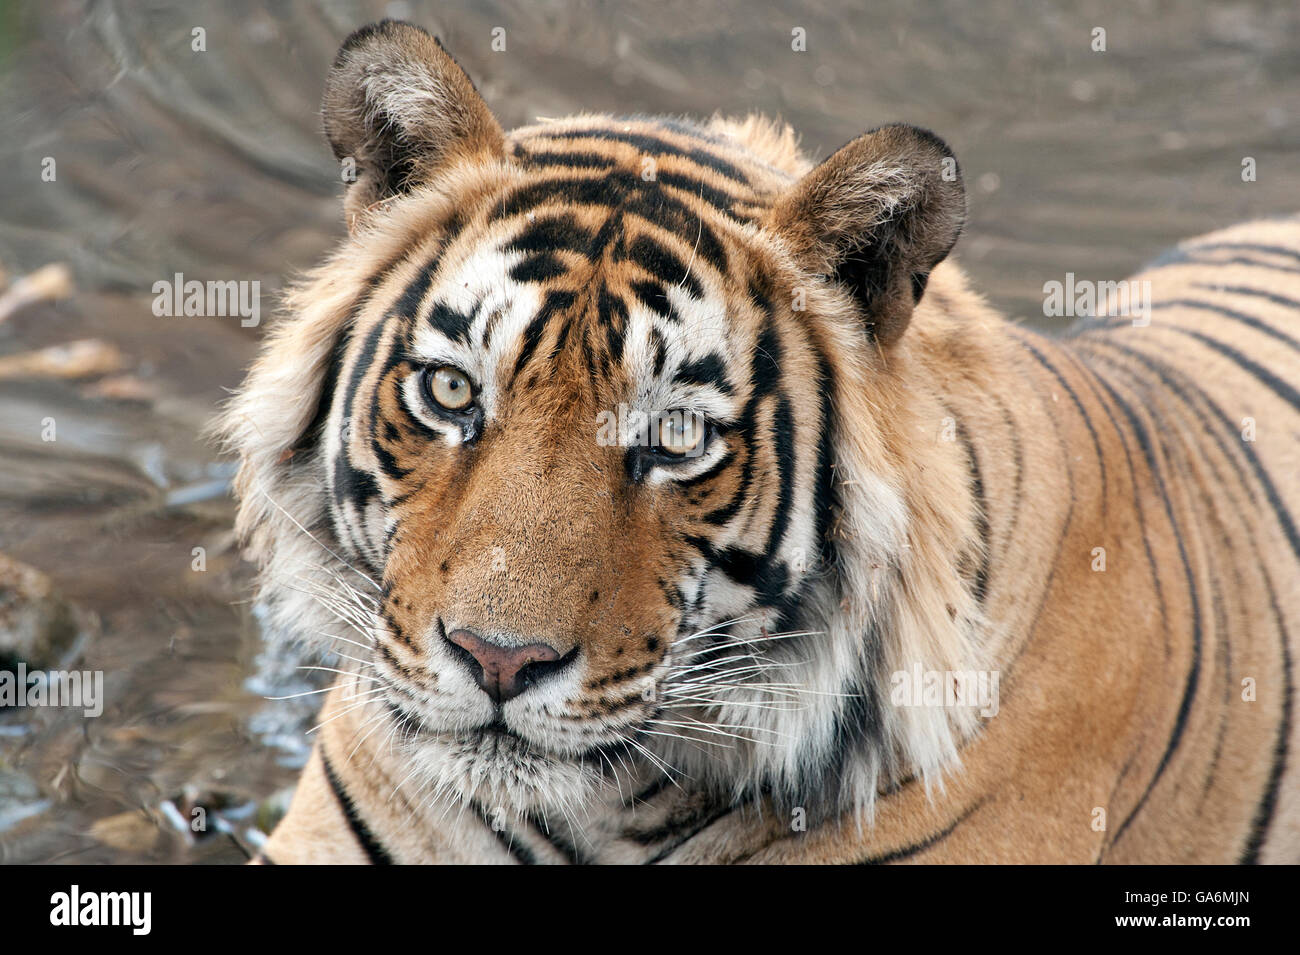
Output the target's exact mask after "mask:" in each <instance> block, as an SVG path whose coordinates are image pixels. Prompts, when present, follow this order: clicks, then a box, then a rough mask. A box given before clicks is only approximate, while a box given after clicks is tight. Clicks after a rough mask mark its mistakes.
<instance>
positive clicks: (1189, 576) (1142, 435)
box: [1098, 378, 1203, 845]
mask: <svg viewBox="0 0 1300 955" xmlns="http://www.w3.org/2000/svg"><path fill="white" fill-rule="evenodd" d="M1098 381H1099V383H1100V384H1101V386H1102V387H1103V388H1105V389H1106V391H1107V392H1108V393H1109V394H1110V397H1111V400H1112V401H1113V402H1114V403H1115V406H1116V407H1117V408H1119V410H1120V412H1121V413H1122V414H1123V415H1124V416H1125V418H1127V419H1128V422H1129V426H1130V427H1131V428H1132V429H1133V434H1134V437H1136V439H1137V442H1138V447H1139V448H1141V450H1142V453H1143V456H1144V457H1145V458H1146V462H1147V467H1148V469H1149V470H1150V473H1151V476H1152V477H1153V478H1154V479H1155V481H1156V485H1157V489H1158V491H1159V497H1160V501H1161V503H1162V504H1163V505H1164V511H1165V517H1166V519H1167V520H1168V521H1169V525H1170V530H1171V532H1172V533H1173V536H1174V541H1175V542H1176V543H1177V544H1178V556H1179V558H1180V560H1181V562H1182V565H1183V576H1184V578H1185V580H1186V583H1187V593H1188V603H1189V604H1190V605H1191V609H1192V662H1191V666H1190V667H1189V668H1188V672H1187V682H1186V684H1185V685H1184V687H1183V697H1182V700H1181V702H1180V703H1179V706H1178V713H1177V715H1176V716H1175V718H1174V726H1173V730H1172V732H1171V733H1170V736H1169V740H1168V742H1167V743H1166V744H1165V751H1164V753H1163V755H1162V756H1161V757H1160V763H1159V765H1158V766H1157V767H1156V771H1155V775H1153V776H1152V777H1151V779H1150V781H1149V782H1148V783H1147V787H1146V790H1145V791H1144V792H1143V793H1142V797H1141V798H1140V799H1139V800H1138V801H1137V804H1136V805H1135V806H1134V807H1133V809H1132V811H1131V812H1130V813H1129V815H1128V818H1126V819H1125V820H1124V821H1123V823H1121V824H1120V827H1119V829H1118V830H1117V831H1116V833H1115V838H1114V839H1112V840H1111V844H1112V845H1114V844H1115V843H1116V842H1118V841H1119V840H1120V838H1121V837H1123V835H1124V832H1125V831H1126V830H1127V829H1128V827H1129V825H1130V824H1131V823H1132V822H1133V820H1134V819H1135V818H1137V815H1138V813H1139V812H1141V811H1142V808H1143V807H1144V806H1145V805H1146V801H1147V799H1148V798H1149V797H1150V795H1151V793H1152V791H1153V790H1154V789H1155V787H1156V784H1157V783H1158V782H1159V781H1160V778H1161V777H1162V776H1163V775H1164V772H1165V769H1166V768H1168V766H1169V762H1170V760H1171V759H1172V758H1173V755H1174V752H1175V751H1176V750H1177V749H1178V746H1179V744H1180V743H1181V742H1182V738H1183V732H1184V731H1185V730H1186V728H1187V721H1188V719H1189V717H1190V715H1191V709H1192V704H1193V702H1194V701H1195V697H1196V691H1197V688H1198V687H1199V685H1200V678H1201V645H1202V640H1203V634H1202V632H1201V628H1202V622H1201V601H1200V594H1199V592H1198V590H1197V587H1196V579H1195V576H1194V575H1193V573H1192V566H1191V561H1190V559H1189V558H1188V555H1187V548H1186V546H1185V545H1184V543H1183V535H1182V532H1181V530H1180V525H1179V523H1178V521H1177V519H1176V518H1175V517H1174V511H1173V505H1172V503H1171V502H1170V499H1169V489H1168V488H1167V487H1166V486H1165V481H1164V476H1163V475H1162V474H1161V473H1160V466H1159V463H1158V461H1157V460H1156V448H1155V445H1154V444H1153V443H1152V441H1151V435H1150V434H1149V433H1148V432H1147V429H1146V427H1145V426H1144V425H1143V424H1142V422H1141V420H1140V419H1139V417H1138V416H1137V414H1136V413H1135V412H1134V411H1133V409H1132V408H1131V407H1130V406H1129V405H1128V403H1127V402H1125V401H1124V400H1123V399H1122V398H1120V396H1119V393H1118V392H1117V391H1116V390H1115V389H1114V388H1112V387H1111V385H1110V384H1109V383H1108V382H1107V381H1106V380H1105V379H1103V378H1099V379H1098Z"/></svg>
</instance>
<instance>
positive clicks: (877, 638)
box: [223, 23, 1300, 863]
mask: <svg viewBox="0 0 1300 955" xmlns="http://www.w3.org/2000/svg"><path fill="white" fill-rule="evenodd" d="M326 128H327V132H328V133H329V135H330V138H331V141H332V143H333V144H334V147H335V151H336V153H337V154H338V155H339V156H340V158H341V159H344V158H349V157H351V158H353V159H355V160H357V161H358V168H359V172H360V175H359V177H358V181H357V182H356V183H355V184H354V185H353V186H351V187H349V194H348V198H347V200H346V203H345V213H346V215H347V217H348V220H349V227H350V235H349V238H348V239H347V240H346V241H345V242H344V243H343V244H342V245H341V247H340V248H339V249H338V250H337V251H336V252H335V254H334V255H333V256H332V257H331V258H330V259H329V261H328V262H327V263H326V264H325V265H324V266H322V267H321V268H319V269H317V270H316V271H315V272H314V273H312V274H311V275H309V276H308V277H307V279H306V280H305V281H304V282H303V283H302V284H301V285H300V286H299V287H298V288H297V290H296V291H295V292H294V293H293V295H292V297H291V299H290V301H289V303H288V309H287V312H288V315H287V318H286V319H285V320H284V321H282V322H281V323H280V324H279V325H278V326H277V327H276V328H275V330H274V331H273V333H272V335H271V337H270V338H269V340H268V342H267V344H266V347H265V349H264V352H263V356H262V357H261V359H259V361H258V363H257V364H256V365H255V367H254V368H253V369H252V371H251V372H250V374H249V377H248V380H247V381H246V383H245V385H244V387H243V389H242V390H241V392H240V394H239V395H238V396H237V397H236V399H235V400H234V402H233V403H232V405H231V407H230V409H229V410H228V412H227V414H226V416H225V418H224V420H223V428H224V431H225V434H226V435H227V436H228V438H229V440H230V442H231V443H232V445H233V446H234V447H235V448H236V449H237V450H238V451H239V452H240V454H241V455H242V458H243V466H242V469H241V472H240V478H239V491H240V495H241V507H240V515H239V524H240V531H241V533H243V534H244V535H245V537H246V539H247V540H248V542H249V545H250V550H251V552H252V554H253V555H254V556H255V558H256V559H257V560H258V561H259V563H260V565H261V567H262V575H261V588H262V600H263V603H264V605H265V607H266V609H267V619H268V621H269V622H270V624H271V625H272V626H273V627H275V628H277V629H280V630H283V631H285V632H288V633H290V634H292V635H294V636H296V637H299V638H302V639H306V640H309V641H313V642H314V643H315V644H316V645H317V646H318V647H319V648H320V650H321V651H322V652H323V653H325V654H327V655H329V659H330V660H332V661H333V662H330V663H328V664H327V665H328V666H331V667H335V668H337V669H338V670H339V671H341V673H340V676H339V679H338V682H337V684H336V685H335V687H334V688H333V689H332V690H331V692H330V693H329V694H328V696H327V701H326V704H325V707H324V710H323V713H322V716H321V720H322V723H323V725H322V729H321V731H320V736H319V739H318V742H317V746H316V749H315V752H314V754H313V756H312V759H311V762H310V763H309V765H308V766H307V768H306V770H305V772H304V774H303V777H302V780H301V782H300V784H299V789H298V794H297V796H296V797H295V800H294V803H293V806H292V807H291V809H290V812H289V814H288V816H287V817H286V819H285V820H284V821H283V822H282V823H281V825H280V826H279V828H278V829H277V830H276V831H275V833H274V834H273V835H272V837H271V839H270V841H269V843H268V845H267V847H266V850H265V861H274V862H277V863H283V862H330V861H337V862H377V863H385V862H398V863H406V862H489V863H496V862H499V863H585V862H728V863H729V862H759V863H763V862H839V863H878V862H897V861H926V862H930V861H935V862H938V861H996V862H1046V861H1069V862H1096V861H1104V862H1136V861H1142V862H1193V861H1201V862H1233V861H1240V862H1257V861H1258V862H1295V861H1300V787H1297V785H1296V781H1297V778H1298V777H1300V769H1297V757H1296V756H1295V755H1294V754H1295V753H1296V752H1297V748H1296V742H1297V741H1296V739H1295V732H1296V730H1295V720H1294V719H1293V713H1292V705H1293V703H1292V699H1293V683H1294V679H1295V670H1294V658H1295V656H1296V654H1297V651H1298V650H1300V648H1298V647H1297V646H1296V642H1295V638H1294V637H1293V636H1292V628H1293V627H1294V626H1295V625H1296V622H1297V617H1298V616H1300V591H1297V589H1296V588H1295V587H1294V581H1295V580H1296V579H1297V572H1298V571H1300V565H1298V562H1300V534H1298V533H1297V529H1296V526H1295V524H1294V520H1295V519H1294V518H1293V516H1292V514H1293V512H1294V511H1295V510H1296V509H1297V507H1300V460H1298V458H1300V443H1297V435H1298V434H1300V393H1297V390H1296V387H1295V385H1294V384H1293V383H1294V382H1297V381H1300V341H1298V339H1300V312H1298V311H1297V309H1298V308H1300V301H1297V299H1300V281H1298V280H1297V275H1298V274H1300V222H1297V221H1296V220H1294V219H1291V220H1278V221H1275V222H1265V223H1255V224H1251V225H1245V226H1240V227H1237V228H1235V229H1231V230H1228V231H1226V232H1222V233H1217V234H1215V235H1212V236H1208V237H1205V238H1202V239H1199V240H1196V241H1194V242H1192V243H1189V244H1187V245H1184V246H1182V247H1180V248H1179V249H1178V250H1177V252H1176V253H1175V254H1172V255H1170V256H1168V257H1166V258H1165V259H1164V260H1162V261H1161V262H1158V263H1156V264H1155V265H1153V266H1152V267H1151V268H1150V269H1149V270H1148V271H1146V272H1144V273H1143V274H1142V275H1141V276H1139V279H1143V280H1149V281H1150V282H1151V283H1152V289H1153V298H1154V307H1153V311H1152V317H1151V322H1150V325H1149V326H1147V327H1135V326H1134V325H1133V324H1132V322H1131V321H1130V320H1128V319H1116V318H1098V319H1091V320H1087V321H1084V322H1081V323H1079V324H1078V325H1077V326H1076V327H1074V328H1072V329H1071V331H1070V332H1069V333H1068V334H1067V335H1065V336H1064V337H1062V338H1057V339H1051V338H1047V337H1044V336H1041V335H1038V334H1036V333H1034V332H1032V331H1030V330H1028V329H1025V328H1022V327H1018V326H1015V325H1012V324H1010V323H1008V322H1006V321H1005V320H1003V319H1002V318H1000V317H999V316H997V315H996V314H994V313H993V312H992V311H991V310H990V309H989V308H988V307H987V306H986V305H985V304H984V303H983V302H982V301H981V300H980V298H979V297H978V296H977V295H976V294H975V293H973V292H972V291H970V289H969V288H968V287H967V284H966V282H965V279H964V278H963V276H962V274H961V273H960V271H959V270H958V268H957V267H956V266H955V265H953V264H952V263H950V262H945V261H942V260H943V258H944V256H945V255H946V254H947V252H948V250H949V248H950V247H951V244H952V241H953V240H955V238H956V232H957V229H958V228H959V227H960V221H961V210H962V201H961V195H960V178H959V175H952V176H950V175H948V173H950V172H951V173H955V170H956V167H955V164H954V163H949V162H946V161H945V160H948V159H949V156H948V152H947V149H946V147H944V146H943V144H942V143H941V142H939V141H938V140H936V139H934V137H932V136H930V135H929V134H926V133H923V132H922V131H919V130H914V129H911V128H908V127H885V128H883V129H881V130H877V131H874V132H872V133H869V134H867V135H865V136H863V137H862V138H860V139H859V140H856V141H855V142H854V143H851V144H850V145H849V146H846V147H845V148H844V149H843V150H841V151H840V152H838V153H836V154H835V155H834V156H832V157H831V158H830V159H828V160H827V161H826V162H825V163H823V164H821V165H820V166H818V167H816V168H813V167H811V166H810V164H809V163H807V162H806V161H805V160H804V159H803V158H802V157H801V156H800V154H799V153H798V151H797V149H796V148H795V145H794V141H793V137H792V135H791V133H790V132H789V130H788V129H783V128H781V127H778V126H775V125H773V124H770V123H767V122H765V121H762V120H758V119H750V120H746V121H743V122H737V121H728V120H721V119H715V120H713V121H712V122H710V123H707V124H704V125H695V124H691V123H686V122H682V121H676V120H665V119H653V118H614V117H608V116H579V117H574V118H571V119H565V120H556V121H548V122H544V123H541V124H540V125H537V126H532V127H528V128H524V129H520V130H516V131H514V132H512V133H510V134H508V135H507V134H505V133H503V132H502V131H501V130H500V128H499V127H498V126H497V125H496V121H495V120H494V119H492V117H491V114H490V113H489V112H488V111H487V109H486V107H485V106H484V105H483V103H482V101H481V99H479V98H478V95H477V93H475V92H474V91H473V88H472V86H471V85H470V84H469V81H468V79H466V78H465V77H464V74H463V73H462V72H461V71H460V70H459V68H458V67H456V66H455V64H454V62H453V61H452V60H451V59H450V57H449V56H447V54H446V53H445V52H444V51H443V50H442V49H441V47H440V46H439V45H437V44H436V42H435V41H433V40H432V39H431V38H429V37H428V36H427V35H426V34H424V33H422V32H420V31H418V30H416V29H415V28H413V27H409V26H405V25H399V24H393V23H385V24H381V25H378V26H376V27H371V28H367V29H366V30H365V31H361V32H359V33H358V34H356V35H354V37H352V38H350V39H349V41H348V42H347V43H345V45H344V48H343V50H342V51H341V52H340V56H339V59H338V60H337V61H336V64H335V70H334V73H333V74H332V76H331V81H330V85H329V88H328V89H327V94H326ZM1099 314H1102V315H1105V314H1106V311H1105V310H1103V311H1101V312H1100V313H1099ZM437 366H452V367H455V368H457V369H460V371H462V372H464V373H465V374H466V375H467V376H468V378H469V380H470V381H472V382H473V383H474V388H475V401H474V404H473V406H472V408H471V410H469V411H467V412H465V413H463V414H456V415H450V416H449V415H448V414H447V413H445V412H443V411H439V410H437V409H436V407H434V406H431V405H430V403H429V400H428V397H427V395H426V394H425V392H424V391H423V390H422V388H423V385H422V380H423V379H422V377H421V375H422V371H423V370H424V369H427V368H431V367H437ZM620 406H622V407H623V408H624V409H625V410H630V411H640V412H644V413H646V414H648V415H650V416H651V417H652V418H653V417H654V416H655V415H657V414H659V413H662V412H666V411H669V410H670V409H681V408H686V409H690V410H691V411H693V412H698V413H700V414H702V415H703V416H704V417H705V418H706V419H707V420H708V421H709V422H710V423H711V427H712V429H713V430H712V431H711V434H710V438H709V439H708V442H707V444H706V445H705V447H704V450H703V452H702V453H701V455H700V456H699V457H698V458H692V459H689V460H684V461H665V459H664V458H663V457H662V455H660V456H655V455H651V454H648V453H647V452H645V451H644V450H642V449H639V448H637V447H636V446H635V445H634V444H632V443H630V442H628V441H627V440H626V439H627V437H628V434H627V432H626V430H623V431H620V430H618V429H615V433H616V434H617V436H618V437H619V439H620V440H619V441H615V442H613V443H611V442H609V441H605V440H601V439H600V438H599V437H598V422H601V421H605V422H608V421H609V417H608V416H606V417H603V418H602V413H603V412H604V413H608V412H614V411H616V409H618V408H620ZM613 417H614V419H616V420H619V416H618V414H614V415H613ZM1246 418H1250V419H1252V420H1253V421H1254V423H1255V427H1256V435H1255V437H1256V440H1250V441H1246V440H1243V438H1242V428H1243V426H1244V425H1243V419H1246ZM1096 548H1104V550H1105V560H1106V564H1105V570H1104V571H1098V570H1096V569H1094V567H1095V561H1096V553H1097V551H1096ZM462 628H467V629H472V630H474V631H475V632H476V633H480V634H484V635H486V637H487V638H488V639H489V640H490V642H492V643H494V644H499V645H501V646H505V647H514V646H522V645H525V644H530V645H531V644H534V643H544V644H546V645H547V646H549V647H552V648H554V650H555V653H556V656H557V657H558V660H557V661H556V662H554V663H548V664H546V666H545V667H544V668H536V669H535V670H534V671H530V672H532V673H533V680H532V684H531V685H530V686H529V687H528V688H527V689H526V690H524V691H523V692H522V693H520V694H519V695H518V696H516V697H514V698H512V699H509V700H508V701H506V702H504V703H501V704H497V703H495V702H493V700H492V699H490V698H489V696H488V695H487V694H486V693H484V692H483V691H482V690H480V689H479V687H478V686H477V685H476V683H475V682H474V674H475V666H476V664H475V663H474V662H473V660H470V659H467V658H466V654H465V653H464V651H462V650H460V648H459V647H458V645H456V644H455V643H454V642H453V641H452V640H451V639H450V638H449V634H451V633H452V632H454V631H456V630H458V629H462ZM914 665H916V666H919V667H920V668H921V669H923V670H926V671H938V672H948V671H957V672H965V671H978V672H985V673H996V674H997V676H998V679H999V687H1000V693H999V697H1000V699H999V703H998V707H997V712H996V715H994V716H992V717H991V718H989V717H988V716H987V713H986V714H985V715H981V713H980V708H979V707H978V706H971V705H963V706H932V705H923V706H900V705H897V700H896V699H895V698H893V696H892V695H891V686H892V685H894V684H895V683H896V679H897V678H896V674H898V673H900V672H902V671H909V670H911V668H912V667H913V666H914ZM1243 680H1246V681H1249V685H1250V686H1252V687H1253V691H1254V697H1253V700H1251V701H1247V700H1245V699H1243ZM1247 695H1249V694H1247Z"/></svg>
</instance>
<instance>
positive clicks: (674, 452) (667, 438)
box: [658, 408, 708, 458]
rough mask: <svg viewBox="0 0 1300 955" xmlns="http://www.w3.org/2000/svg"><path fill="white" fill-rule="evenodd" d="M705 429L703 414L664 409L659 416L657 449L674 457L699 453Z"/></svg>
mask: <svg viewBox="0 0 1300 955" xmlns="http://www.w3.org/2000/svg"><path fill="white" fill-rule="evenodd" d="M707 430H708V425H707V424H706V423H705V421H704V416H703V415H701V414H699V413H697V412H695V411H687V410H685V409H682V408H678V409H676V410H674V411H665V412H664V413H663V414H661V415H660V416H659V442H658V450H659V451H661V452H662V453H664V454H667V455H671V456H672V457H675V458H686V457H690V456H691V455H695V454H699V453H700V451H702V450H703V449H704V438H705V434H706V432H707Z"/></svg>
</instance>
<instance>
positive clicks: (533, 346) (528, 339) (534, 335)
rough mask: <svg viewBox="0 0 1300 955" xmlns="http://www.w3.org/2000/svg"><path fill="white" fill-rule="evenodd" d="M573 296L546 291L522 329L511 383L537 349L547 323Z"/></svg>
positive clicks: (571, 294)
mask: <svg viewBox="0 0 1300 955" xmlns="http://www.w3.org/2000/svg"><path fill="white" fill-rule="evenodd" d="M575 298H576V296H575V295H574V294H573V293H572V292H548V293H547V295H546V299H545V301H543V302H542V307H541V308H540V309H538V311H537V315H536V316H534V317H533V320H532V321H531V322H529V323H528V327H527V328H526V329H524V343H523V346H522V347H521V348H520V349H519V357H518V358H516V359H515V368H514V371H513V372H512V373H511V375H510V383H511V385H513V384H514V381H515V379H516V378H518V377H519V373H520V372H521V371H523V370H524V366H525V365H526V364H528V359H530V358H531V357H532V356H533V352H535V351H536V350H537V345H538V343H539V342H541V340H542V335H543V334H545V332H546V325H547V323H548V322H550V320H551V318H552V317H553V316H554V315H555V314H556V313H557V312H559V311H561V310H563V309H566V308H569V307H570V306H571V305H573V302H574V299H575Z"/></svg>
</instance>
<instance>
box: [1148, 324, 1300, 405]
mask: <svg viewBox="0 0 1300 955" xmlns="http://www.w3.org/2000/svg"><path fill="white" fill-rule="evenodd" d="M1171 331H1175V332H1178V333H1179V334H1181V335H1187V336H1189V337H1191V338H1195V339H1196V340H1197V341H1199V342H1203V343H1204V344H1205V345H1207V346H1209V347H1210V348H1212V349H1214V350H1215V351H1217V352H1218V353H1219V354H1221V355H1224V356H1226V357H1228V358H1231V359H1232V360H1233V361H1234V362H1236V363H1237V364H1238V365H1239V366H1241V368H1242V369H1244V370H1245V371H1247V372H1249V373H1250V374H1251V375H1253V376H1255V378H1257V379H1258V380H1259V381H1260V382H1262V383H1263V384H1264V385H1265V386H1267V387H1268V388H1269V390H1270V391H1272V392H1273V393H1274V394H1275V395H1277V396H1278V397H1279V398H1281V399H1282V400H1283V401H1285V402H1286V403H1287V404H1289V405H1290V406H1291V407H1292V408H1293V409H1295V410H1296V411H1300V391H1296V390H1295V388H1293V387H1292V386H1291V385H1289V384H1288V383H1287V382H1285V381H1283V380H1282V379H1281V378H1279V377H1277V375H1275V374H1273V373H1272V372H1271V371H1269V370H1268V369H1267V368H1265V367H1264V366H1263V365H1260V364H1257V363H1256V362H1254V361H1251V360H1250V359H1249V358H1247V357H1246V356H1245V355H1243V354H1242V353H1241V352H1239V351H1237V350H1236V349H1235V348H1232V347H1230V346H1228V345H1225V344H1223V342H1221V341H1219V340H1218V339H1217V338H1211V337H1210V336H1209V335H1202V334H1201V333H1200V332H1196V331H1192V330H1191V329H1190V328H1174V329H1171Z"/></svg>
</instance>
